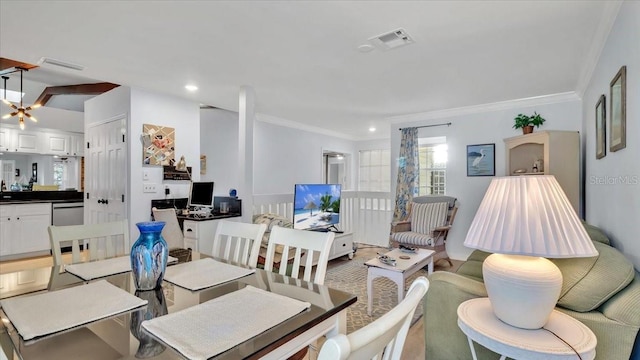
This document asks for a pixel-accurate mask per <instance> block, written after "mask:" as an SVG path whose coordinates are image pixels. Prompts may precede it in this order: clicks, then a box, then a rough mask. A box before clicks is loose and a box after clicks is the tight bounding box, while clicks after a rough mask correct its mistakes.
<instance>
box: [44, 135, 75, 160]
mask: <svg viewBox="0 0 640 360" xmlns="http://www.w3.org/2000/svg"><path fill="white" fill-rule="evenodd" d="M44 139H45V141H44V152H45V153H47V154H53V155H62V156H65V155H70V153H71V136H69V135H66V134H58V133H45V136H44Z"/></svg>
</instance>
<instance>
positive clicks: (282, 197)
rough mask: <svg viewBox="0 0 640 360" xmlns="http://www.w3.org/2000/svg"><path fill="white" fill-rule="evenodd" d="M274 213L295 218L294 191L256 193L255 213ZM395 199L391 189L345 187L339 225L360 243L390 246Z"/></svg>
mask: <svg viewBox="0 0 640 360" xmlns="http://www.w3.org/2000/svg"><path fill="white" fill-rule="evenodd" d="M264 213H272V214H277V215H280V216H282V217H285V218H287V219H293V194H271V195H254V197H253V214H254V215H257V214H264ZM392 214H393V203H392V201H391V194H390V193H388V192H366V191H343V192H342V196H341V198H340V224H338V226H337V227H338V229H340V230H341V231H344V232H345V233H353V241H354V242H358V243H365V244H372V245H379V246H387V245H388V244H389V230H390V224H391V216H392Z"/></svg>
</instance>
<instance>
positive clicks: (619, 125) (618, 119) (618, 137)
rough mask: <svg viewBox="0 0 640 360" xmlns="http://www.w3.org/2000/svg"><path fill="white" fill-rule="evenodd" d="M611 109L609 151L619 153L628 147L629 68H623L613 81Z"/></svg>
mask: <svg viewBox="0 0 640 360" xmlns="http://www.w3.org/2000/svg"><path fill="white" fill-rule="evenodd" d="M609 89H610V92H611V93H610V95H609V97H610V101H611V107H610V108H609V110H610V112H609V114H610V116H611V118H610V119H609V123H610V124H611V125H610V128H609V130H610V133H609V134H610V135H609V150H611V152H614V151H618V150H621V149H624V148H625V147H627V129H626V127H627V67H626V66H623V67H621V68H620V71H618V73H617V74H616V76H615V77H614V78H613V80H611V86H610V88H609Z"/></svg>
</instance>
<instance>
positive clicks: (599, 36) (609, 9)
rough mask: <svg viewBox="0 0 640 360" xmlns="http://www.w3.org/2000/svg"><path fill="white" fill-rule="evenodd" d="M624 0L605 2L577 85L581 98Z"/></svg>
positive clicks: (577, 91)
mask: <svg viewBox="0 0 640 360" xmlns="http://www.w3.org/2000/svg"><path fill="white" fill-rule="evenodd" d="M623 2H624V1H608V2H606V4H605V8H604V11H603V12H602V17H601V19H600V23H599V24H598V29H597V30H596V33H595V35H594V37H593V41H592V42H591V47H590V48H589V53H588V54H587V61H586V62H585V64H584V66H583V68H582V71H581V73H580V78H579V79H578V84H577V86H576V93H577V94H578V96H579V97H580V98H582V97H583V96H584V92H585V91H586V90H587V87H588V86H589V84H590V83H591V77H592V76H593V72H594V71H595V69H596V66H597V65H598V61H599V60H600V56H601V55H602V51H603V50H604V46H605V44H606V43H607V38H609V34H610V33H611V29H612V28H613V24H615V22H616V18H617V17H618V13H619V12H620V8H621V7H622V3H623Z"/></svg>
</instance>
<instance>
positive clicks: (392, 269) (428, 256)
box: [364, 249, 435, 315]
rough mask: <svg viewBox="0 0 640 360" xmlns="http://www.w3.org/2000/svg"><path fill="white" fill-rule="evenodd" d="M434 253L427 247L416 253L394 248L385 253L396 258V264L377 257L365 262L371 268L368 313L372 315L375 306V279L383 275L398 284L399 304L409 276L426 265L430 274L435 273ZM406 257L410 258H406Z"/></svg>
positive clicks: (368, 275) (368, 280)
mask: <svg viewBox="0 0 640 360" xmlns="http://www.w3.org/2000/svg"><path fill="white" fill-rule="evenodd" d="M434 253H435V251H433V250H426V249H417V251H416V253H415V254H412V253H405V252H403V251H401V250H400V249H394V250H392V251H389V252H388V253H386V254H385V255H387V256H389V257H392V258H394V259H396V266H391V265H387V264H384V263H382V262H381V261H380V260H378V258H377V257H376V258H373V259H371V260H369V261H367V262H366V263H364V264H365V265H367V267H368V268H369V269H368V271H367V313H368V314H369V315H371V308H372V306H373V279H375V278H377V277H380V276H383V277H386V278H388V279H391V280H392V281H393V282H395V283H396V285H398V304H399V303H400V302H401V301H402V299H403V298H404V282H405V280H406V279H407V278H408V277H409V276H411V275H413V274H415V272H416V271H418V270H420V269H422V268H423V267H425V266H426V265H429V269H428V270H429V275H431V273H433V254H434ZM401 256H402V257H403V258H401ZM404 257H409V258H408V259H404Z"/></svg>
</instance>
